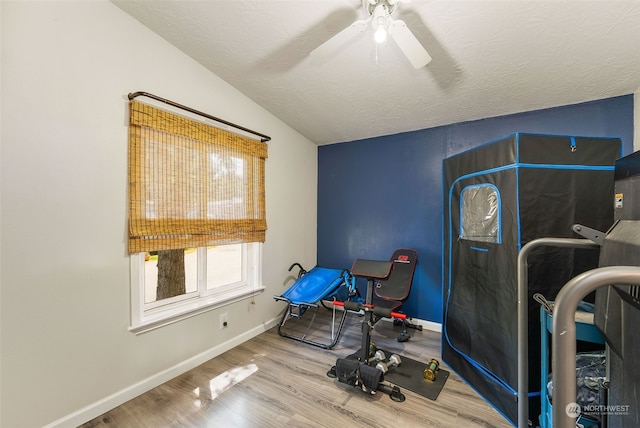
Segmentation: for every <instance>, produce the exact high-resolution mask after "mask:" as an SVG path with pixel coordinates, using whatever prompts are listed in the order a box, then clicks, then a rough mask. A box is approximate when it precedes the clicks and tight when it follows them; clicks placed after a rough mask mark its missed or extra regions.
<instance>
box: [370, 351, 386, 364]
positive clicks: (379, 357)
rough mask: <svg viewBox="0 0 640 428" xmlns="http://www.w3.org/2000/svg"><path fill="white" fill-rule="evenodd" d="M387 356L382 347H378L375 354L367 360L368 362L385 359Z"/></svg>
mask: <svg viewBox="0 0 640 428" xmlns="http://www.w3.org/2000/svg"><path fill="white" fill-rule="evenodd" d="M385 358H387V356H386V355H384V352H382V351H381V350H380V349H378V350H377V351H376V353H375V354H373V357H371V358H369V359H368V360H367V363H372V362H374V361H384V359H385Z"/></svg>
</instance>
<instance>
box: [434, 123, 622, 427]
mask: <svg viewBox="0 0 640 428" xmlns="http://www.w3.org/2000/svg"><path fill="white" fill-rule="evenodd" d="M620 150H621V142H620V139H618V138H592V137H572V136H557V135H537V134H527V133H515V134H512V135H508V136H506V137H504V138H501V139H499V140H496V141H492V142H490V143H487V144H484V145H481V146H479V147H477V148H474V149H472V150H469V151H466V152H463V153H460V154H458V155H455V156H452V157H450V158H447V159H445V160H444V162H443V185H444V189H443V190H444V207H445V213H444V259H443V260H444V263H443V297H444V310H443V328H442V358H443V361H444V362H445V363H446V364H447V365H448V366H449V367H450V368H452V369H453V370H454V371H455V372H456V373H457V374H458V375H459V376H461V377H462V378H463V379H465V381H466V382H467V383H469V384H470V385H471V386H472V387H473V388H474V389H475V390H476V391H477V392H478V393H480V395H482V396H483V397H484V398H485V399H486V400H487V401H488V402H489V403H491V404H492V405H493V406H494V407H495V408H496V409H497V410H498V411H499V412H500V413H502V414H503V415H504V416H505V418H507V419H508V420H509V421H510V422H511V423H512V424H514V425H515V423H516V421H517V415H518V409H517V400H518V393H517V388H518V367H517V355H518V354H517V351H518V350H517V339H518V338H517V258H518V252H519V250H520V248H521V247H522V246H523V245H525V244H526V243H527V242H529V241H531V240H533V239H537V238H542V237H558V238H562V237H566V238H571V237H574V238H577V237H578V236H575V235H573V233H572V231H571V226H572V225H573V224H576V223H578V224H582V225H585V226H588V227H591V228H593V229H597V230H607V229H608V228H609V227H610V226H611V225H612V223H613V195H614V185H613V169H614V168H613V165H614V162H615V160H616V159H617V158H618V157H619V156H620ZM528 262H529V273H528V281H529V298H528V307H529V399H530V403H529V409H530V415H529V419H530V420H533V421H536V420H537V418H538V412H539V395H540V383H541V382H540V318H539V305H538V304H537V303H536V302H535V301H534V300H533V299H532V296H533V294H535V293H541V294H543V295H544V296H545V297H546V298H547V299H549V300H553V299H555V297H556V294H557V292H558V291H559V290H560V288H561V287H562V286H563V285H564V284H565V283H566V282H567V281H568V280H570V279H571V278H572V277H574V276H575V275H577V274H579V273H581V272H583V271H586V270H589V269H592V268H595V267H597V266H598V253H597V250H587V249H570V248H540V249H537V250H535V251H533V252H532V254H531V256H530V257H529V260H528Z"/></svg>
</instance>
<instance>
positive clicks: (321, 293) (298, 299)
mask: <svg viewBox="0 0 640 428" xmlns="http://www.w3.org/2000/svg"><path fill="white" fill-rule="evenodd" d="M294 266H298V267H299V268H300V271H299V273H298V279H297V280H296V282H294V283H293V284H292V285H291V286H290V287H289V288H288V289H287V290H285V292H284V293H282V294H281V295H279V296H273V298H274V299H275V300H279V301H284V302H286V303H287V308H286V310H285V311H284V313H283V314H282V318H281V319H280V323H279V324H278V334H280V336H282V337H287V338H289V339H294V340H297V341H300V342H303V343H307V344H309V345H313V346H318V347H320V348H323V349H331V348H333V347H334V346H335V345H336V344H337V343H338V341H339V340H340V335H341V334H342V329H343V327H344V323H345V320H346V318H347V313H348V311H347V310H346V309H345V310H343V311H342V316H341V317H340V320H339V322H338V327H337V331H336V329H335V323H336V320H335V318H336V309H335V307H333V308H330V309H332V311H333V316H332V319H331V339H330V341H327V343H322V342H318V341H314V340H311V339H308V337H307V336H308V333H309V330H310V328H311V325H312V324H313V322H314V321H315V319H316V315H317V313H318V307H319V305H322V306H324V305H323V303H322V302H323V301H333V300H335V301H340V302H344V301H348V300H350V299H355V298H359V297H357V296H358V292H357V289H356V286H355V278H354V277H353V276H352V275H351V273H350V272H349V270H347V269H342V270H339V269H329V268H323V267H318V266H316V267H314V268H313V269H311V270H310V271H308V272H307V271H306V270H304V268H302V266H300V264H299V263H294V264H292V265H291V266H290V267H289V271H291V269H293V267H294ZM309 309H313V316H312V318H311V321H310V322H309V324H308V326H307V328H306V330H305V332H304V333H303V334H302V335H297V336H296V335H294V334H293V333H292V332H291V331H289V332H287V331H285V329H284V328H283V327H284V325H285V324H286V322H287V321H288V320H289V319H291V318H301V317H302V316H303V315H304V314H305V313H306V312H307V310H309Z"/></svg>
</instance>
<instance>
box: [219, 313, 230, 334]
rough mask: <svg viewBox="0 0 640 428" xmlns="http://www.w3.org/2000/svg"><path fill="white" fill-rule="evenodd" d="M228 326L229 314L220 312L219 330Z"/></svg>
mask: <svg viewBox="0 0 640 428" xmlns="http://www.w3.org/2000/svg"><path fill="white" fill-rule="evenodd" d="M227 326H229V314H228V313H227V312H225V313H224V314H220V330H222V329H223V328H225V327H227Z"/></svg>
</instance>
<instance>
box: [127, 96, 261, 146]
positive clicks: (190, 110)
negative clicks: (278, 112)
mask: <svg viewBox="0 0 640 428" xmlns="http://www.w3.org/2000/svg"><path fill="white" fill-rule="evenodd" d="M141 96H142V97H147V98H153V99H154V100H158V101H161V102H163V103H165V104H169V105H170V106H173V107H177V108H179V109H182V110H186V111H188V112H190V113H194V114H197V115H199V116H203V117H206V118H207V119H211V120H215V121H216V122H220V123H223V124H225V125H228V126H232V127H234V128H236V129H240V130H242V131H244V132H248V133H250V134H253V135H257V136H258V137H260V141H262V142H263V143H266V142H267V141H271V137H269V136H268V135H264V134H261V133H259V132H256V131H252V130H251V129H248V128H245V127H243V126H240V125H236V124H235V123H231V122H227V121H226V120H224V119H220V118H217V117H215V116H211V115H208V114H206V113H203V112H201V111H198V110H194V109H192V108H191V107H187V106H183V105H182V104H178V103H176V102H175V101H171V100H168V99H166V98H161V97H159V96H157V95H153V94H150V93H148V92H131V93H129V95H128V97H129V100H132V99H134V98H136V97H141Z"/></svg>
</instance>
